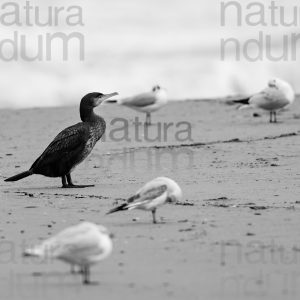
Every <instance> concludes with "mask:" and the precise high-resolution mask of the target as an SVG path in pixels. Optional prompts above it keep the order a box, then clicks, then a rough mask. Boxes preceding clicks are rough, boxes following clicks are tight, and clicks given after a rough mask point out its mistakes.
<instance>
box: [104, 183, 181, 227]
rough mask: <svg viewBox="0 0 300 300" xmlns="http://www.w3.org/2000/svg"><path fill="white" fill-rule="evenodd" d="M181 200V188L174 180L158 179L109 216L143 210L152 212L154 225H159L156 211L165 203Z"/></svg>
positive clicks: (147, 184)
mask: <svg viewBox="0 0 300 300" xmlns="http://www.w3.org/2000/svg"><path fill="white" fill-rule="evenodd" d="M181 198H182V191H181V188H180V187H179V185H178V184H177V183H176V182H175V181H174V180H172V179H170V178H167V177H158V178H155V179H153V180H151V181H149V182H148V183H146V184H145V185H144V186H143V187H142V188H141V189H139V190H138V191H137V192H136V193H135V194H134V195H133V196H132V197H130V198H129V199H128V200H127V202H126V203H124V204H122V205H120V206H118V207H115V208H113V209H111V210H110V211H109V212H108V213H107V214H111V213H114V212H117V211H121V210H131V209H142V210H147V211H151V212H152V218H153V223H157V221H156V216H155V213H156V209H157V208H158V207H159V206H161V205H163V204H165V203H168V202H169V203H174V202H177V201H180V199H181Z"/></svg>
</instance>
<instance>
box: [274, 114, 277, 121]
mask: <svg viewBox="0 0 300 300" xmlns="http://www.w3.org/2000/svg"><path fill="white" fill-rule="evenodd" d="M274 123H277V113H276V111H274Z"/></svg>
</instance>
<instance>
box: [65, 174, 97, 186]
mask: <svg viewBox="0 0 300 300" xmlns="http://www.w3.org/2000/svg"><path fill="white" fill-rule="evenodd" d="M65 177H66V179H67V182H68V184H67V185H66V186H64V184H63V187H64V188H85V187H92V186H94V185H93V184H89V185H76V184H74V183H73V182H72V178H71V174H67V175H66V176H65ZM62 178H63V177H62Z"/></svg>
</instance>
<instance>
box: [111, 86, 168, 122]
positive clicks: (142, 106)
mask: <svg viewBox="0 0 300 300" xmlns="http://www.w3.org/2000/svg"><path fill="white" fill-rule="evenodd" d="M107 102H108V103H117V104H119V105H124V106H127V107H130V108H132V109H134V110H137V111H140V112H145V113H146V122H145V125H151V113H152V112H154V111H157V110H158V109H160V108H161V107H162V106H164V105H166V104H167V102H168V99H167V93H166V90H165V89H163V88H161V87H160V86H159V85H156V86H154V87H153V88H152V91H150V92H148V93H143V94H139V95H136V96H133V97H129V98H124V99H119V100H108V101H107Z"/></svg>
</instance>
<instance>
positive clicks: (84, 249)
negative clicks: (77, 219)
mask: <svg viewBox="0 0 300 300" xmlns="http://www.w3.org/2000/svg"><path fill="white" fill-rule="evenodd" d="M111 237H112V236H111V235H110V234H109V232H108V231H107V229H106V228H105V227H104V226H101V225H96V224H94V223H90V222H83V223H80V224H78V225H75V226H71V227H68V228H66V229H65V230H63V231H61V232H60V233H58V234H57V235H55V236H53V237H51V238H49V239H47V240H45V241H44V242H43V243H42V244H40V245H38V246H35V247H33V248H30V249H27V250H25V252H24V253H23V255H24V256H37V257H42V258H48V259H49V258H51V259H52V258H55V259H60V260H62V261H64V262H67V263H69V264H71V267H72V268H73V267H74V266H75V265H77V266H79V267H80V269H81V270H82V276H83V283H84V284H89V283H90V266H91V265H94V264H96V263H98V262H99V261H101V260H103V259H105V258H106V257H107V256H109V255H110V253H111V251H112V241H111Z"/></svg>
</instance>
